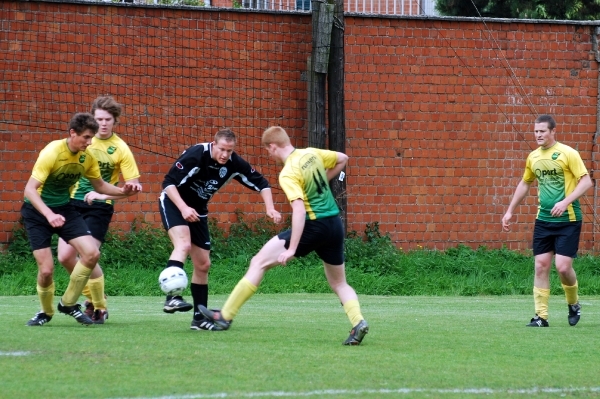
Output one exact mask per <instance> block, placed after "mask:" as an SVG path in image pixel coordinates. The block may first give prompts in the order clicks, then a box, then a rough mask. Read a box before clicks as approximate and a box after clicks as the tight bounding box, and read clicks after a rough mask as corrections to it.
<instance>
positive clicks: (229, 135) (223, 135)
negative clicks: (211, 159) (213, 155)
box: [215, 129, 236, 143]
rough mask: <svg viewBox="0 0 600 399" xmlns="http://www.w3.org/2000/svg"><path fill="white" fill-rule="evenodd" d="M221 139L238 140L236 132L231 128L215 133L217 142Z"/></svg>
mask: <svg viewBox="0 0 600 399" xmlns="http://www.w3.org/2000/svg"><path fill="white" fill-rule="evenodd" d="M219 140H225V141H233V142H234V143H235V142H236V138H235V134H234V133H233V132H232V131H231V129H221V130H219V131H218V132H217V134H215V143H216V142H218V141H219Z"/></svg>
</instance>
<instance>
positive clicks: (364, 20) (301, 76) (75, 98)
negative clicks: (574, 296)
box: [0, 2, 600, 251]
mask: <svg viewBox="0 0 600 399" xmlns="http://www.w3.org/2000/svg"><path fill="white" fill-rule="evenodd" d="M0 21H2V23H1V25H0V29H1V30H0V71H1V72H0V73H1V74H2V79H0V104H2V107H1V109H2V118H1V119H0V137H1V140H0V159H1V162H0V185H1V187H2V190H1V192H0V198H1V199H2V202H0V215H1V217H0V242H4V243H6V242H8V241H9V240H10V237H11V233H10V232H11V230H12V229H13V227H14V226H15V225H16V224H17V222H18V220H19V216H20V215H19V209H20V206H21V200H22V196H23V189H24V185H25V182H26V180H27V179H28V178H29V176H30V172H31V168H32V167H33V163H34V162H35V159H36V157H37V154H38V152H39V150H40V149H41V148H43V146H44V145H45V144H46V143H47V142H49V141H50V140H53V139H57V138H61V137H65V129H66V125H67V123H68V120H69V118H70V116H71V115H72V114H73V113H74V112H78V111H85V110H87V109H88V108H89V104H90V103H91V101H92V100H93V99H94V98H95V97H96V96H97V95H99V94H112V95H114V96H115V97H116V98H117V100H119V101H121V102H122V103H123V104H124V105H125V112H124V115H123V117H122V118H121V120H120V121H119V124H118V125H117V131H118V132H119V133H120V134H121V136H123V137H124V138H125V139H126V140H127V141H128V143H130V145H131V146H132V147H133V151H134V153H135V155H136V158H137V161H138V164H139V165H140V169H141V171H142V173H143V176H142V182H143V183H144V193H143V194H140V195H138V196H137V198H135V199H131V200H127V201H122V202H121V203H119V204H118V205H117V207H116V210H117V214H116V215H115V218H114V219H113V220H114V223H113V225H114V226H115V227H117V228H121V229H124V230H128V229H129V228H130V226H131V223H132V221H133V220H134V219H136V218H137V219H138V220H141V221H144V222H148V223H151V224H153V225H159V223H160V218H159V215H158V213H157V212H156V208H157V203H156V199H157V197H158V194H159V192H160V185H161V182H162V178H163V175H164V173H165V172H166V170H167V169H168V167H169V166H170V164H171V163H172V161H173V159H174V158H175V157H176V156H177V154H178V153H179V152H180V151H181V150H183V149H184V148H186V147H187V146H189V145H191V144H193V143H196V142H202V141H209V140H211V138H212V135H214V133H215V132H216V130H218V129H219V128H221V127H231V128H233V129H234V131H235V132H236V133H237V134H238V136H239V138H240V140H239V145H238V152H239V153H240V154H242V155H243V156H244V157H246V158H247V159H248V160H249V161H250V162H251V163H253V164H254V165H255V166H256V167H257V168H258V169H259V170H261V171H262V172H263V173H264V174H265V175H266V176H267V177H268V178H269V180H270V181H271V182H272V183H273V184H274V186H275V189H274V193H275V199H276V202H277V204H278V205H277V206H278V208H279V209H280V210H282V211H284V212H285V213H286V214H289V211H290V208H289V206H288V205H287V204H286V202H285V198H284V196H283V194H282V192H281V190H279V189H278V187H277V182H276V176H277V170H278V168H277V167H276V166H275V165H274V164H273V163H272V162H271V161H270V160H269V159H268V158H267V157H266V155H265V153H264V151H263V150H262V149H261V147H260V134H261V133H262V130H263V129H264V128H266V127H268V126H269V125H272V124H281V125H282V126H284V127H285V128H286V129H287V130H288V131H289V132H290V134H291V136H292V138H293V140H294V142H295V144H296V145H298V146H306V140H307V131H306V121H307V116H306V98H307V97H306V81H305V73H304V72H305V70H306V59H307V57H308V56H309V55H310V51H311V17H310V16H306V15H295V14H260V13H247V12H244V11H239V10H232V11H225V10H198V11H192V10H178V9H166V8H158V7H141V6H140V7H133V6H118V5H110V4H106V5H101V6H97V5H89V4H68V3H46V2H3V3H1V5H0ZM345 23H346V26H345V39H346V44H345V53H346V66H345V73H346V76H345V79H346V80H345V82H346V83H345V96H346V130H347V131H346V135H347V143H346V152H347V153H348V154H349V155H350V157H351V160H350V164H349V167H348V170H347V175H348V180H347V183H348V187H347V189H348V230H356V231H358V232H360V233H362V232H363V231H364V229H365V227H366V224H367V223H373V222H378V223H379V226H380V230H381V231H382V232H383V233H388V234H390V236H391V237H392V239H393V241H394V242H395V243H396V244H397V245H398V246H399V247H401V248H403V249H409V248H416V247H418V246H422V247H429V248H438V249H443V248H446V247H451V246H456V245H457V244H459V243H464V244H467V245H470V246H472V247H477V246H479V245H486V246H488V247H500V246H502V245H506V246H508V247H509V248H511V249H526V248H527V247H528V245H529V242H530V239H531V230H532V222H533V219H534V213H535V203H536V200H535V196H534V194H535V190H532V192H531V194H532V195H531V196H529V197H528V198H527V199H526V201H525V202H524V204H523V205H522V206H521V207H520V208H519V209H518V212H517V215H516V216H515V221H516V222H518V223H517V224H516V225H514V226H513V231H512V232H510V233H504V232H502V231H501V227H500V220H501V218H502V215H503V213H504V211H505V210H506V207H507V206H508V203H509V202H510V196H511V195H512V193H513V190H514V187H515V186H516V184H517V183H518V181H519V178H520V176H521V175H522V169H523V166H524V159H525V157H526V155H527V153H528V152H529V151H530V150H531V149H533V148H535V142H534V140H533V133H532V127H533V120H534V119H535V116H536V115H538V114H541V113H551V114H554V115H555V116H556V119H557V121H558V123H559V127H558V139H559V140H560V141H562V142H564V143H566V144H569V145H571V146H573V147H575V148H577V149H578V150H579V151H580V153H581V155H582V157H583V159H584V161H585V162H586V165H587V167H588V168H589V169H590V171H591V172H592V171H594V170H596V169H598V161H599V155H598V145H597V142H596V141H595V132H596V131H597V119H596V109H597V105H598V104H597V103H598V100H597V96H598V63H597V61H596V53H595V52H594V49H593V37H592V35H593V32H594V27H593V26H591V24H589V25H588V24H585V23H579V24H575V23H574V24H557V23H533V22H532V23H528V22H522V21H520V22H514V23H508V22H505V21H490V20H488V21H486V23H485V24H483V23H482V22H481V21H476V20H465V21H459V20H455V19H432V18H427V19H410V18H400V17H398V18H376V17H357V16H352V17H346V20H345ZM498 47H499V48H498ZM598 194H600V191H599V190H598V189H597V188H595V189H594V190H590V192H589V193H588V195H587V196H586V197H585V199H584V200H583V203H582V208H583V210H584V212H585V214H586V218H585V224H584V233H583V236H582V244H581V246H582V249H583V250H585V251H590V250H595V251H598V249H599V248H600V245H598V244H595V241H596V240H595V238H596V237H597V236H598V231H599V229H600V226H599V223H598V221H597V220H596V219H597V217H596V216H595V209H597V207H598V199H597V198H598ZM257 201H258V203H256V202H257ZM236 209H241V210H243V211H244V212H245V213H246V214H247V217H248V218H250V219H252V218H254V217H256V216H261V215H262V212H263V206H262V205H261V203H260V197H259V196H258V195H256V194H253V193H252V192H250V191H247V190H245V189H243V188H241V187H240V186H239V185H237V184H235V183H233V184H230V185H229V186H227V187H226V188H225V189H223V190H222V191H221V192H220V193H219V194H217V196H215V198H214V199H213V201H212V203H211V207H210V211H211V216H213V217H216V218H217V219H218V220H219V221H220V222H221V223H222V224H223V226H224V227H226V226H227V224H228V223H230V222H232V221H234V220H235V215H234V214H233V213H232V212H233V211H235V210H236Z"/></svg>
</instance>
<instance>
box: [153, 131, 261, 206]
mask: <svg viewBox="0 0 600 399" xmlns="http://www.w3.org/2000/svg"><path fill="white" fill-rule="evenodd" d="M231 179H235V180H237V181H238V182H240V183H242V184H243V185H244V186H246V187H248V188H250V189H252V190H254V191H262V190H264V189H265V188H269V182H267V180H266V179H265V178H264V177H263V175H261V174H260V173H258V172H257V171H256V170H254V168H253V167H252V166H250V164H249V163H248V162H246V161H245V160H244V159H243V158H242V157H240V156H239V155H238V154H236V153H235V151H234V152H233V153H232V154H231V158H229V160H228V161H227V163H225V165H221V164H220V163H218V162H217V161H215V160H214V159H213V158H212V143H201V144H196V145H194V146H192V147H190V148H188V149H187V150H185V151H184V152H183V153H182V154H181V156H180V157H179V159H177V161H176V162H175V163H174V164H173V166H171V169H170V170H169V172H168V173H167V174H166V175H165V180H164V181H163V184H162V188H163V190H164V189H165V188H167V187H168V186H176V187H177V190H178V191H179V195H180V196H181V199H183V200H184V201H185V203H186V204H187V205H188V206H190V207H192V208H194V209H195V210H196V211H197V212H198V213H199V214H200V215H206V214H207V213H208V201H210V199H211V198H212V196H213V195H214V194H215V193H216V192H217V191H219V189H220V188H221V187H223V186H224V185H225V184H227V182H229V180H231Z"/></svg>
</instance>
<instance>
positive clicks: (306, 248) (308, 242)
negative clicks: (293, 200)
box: [277, 216, 345, 265]
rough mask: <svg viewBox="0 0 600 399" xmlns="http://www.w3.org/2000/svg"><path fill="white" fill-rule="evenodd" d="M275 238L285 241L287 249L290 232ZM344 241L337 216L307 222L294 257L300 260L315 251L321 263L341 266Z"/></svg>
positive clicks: (340, 223)
mask: <svg viewBox="0 0 600 399" xmlns="http://www.w3.org/2000/svg"><path fill="white" fill-rule="evenodd" d="M277 237H279V238H280V239H282V240H285V248H286V249H287V248H289V247H290V238H291V237H292V230H286V231H284V232H282V233H279V234H278V235H277ZM344 239H345V234H344V225H343V224H342V219H341V218H340V217H339V216H331V217H328V218H323V219H317V220H307V221H306V222H305V224H304V230H303V231H302V236H301V237H300V243H299V244H298V249H296V253H295V254H294V256H295V257H297V258H300V257H302V256H305V255H308V254H309V253H311V252H312V251H315V252H316V253H317V255H319V258H321V259H322V260H323V262H325V263H329V264H330V265H341V264H342V263H344Z"/></svg>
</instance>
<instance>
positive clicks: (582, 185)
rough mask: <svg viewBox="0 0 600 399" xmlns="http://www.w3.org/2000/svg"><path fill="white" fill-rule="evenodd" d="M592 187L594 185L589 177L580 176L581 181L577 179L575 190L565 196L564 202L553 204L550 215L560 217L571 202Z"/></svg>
mask: <svg viewBox="0 0 600 399" xmlns="http://www.w3.org/2000/svg"><path fill="white" fill-rule="evenodd" d="M592 187H594V183H593V182H592V179H591V178H590V175H584V176H582V177H581V179H579V182H578V183H577V186H576V187H575V190H573V192H572V193H571V194H569V195H567V196H566V198H565V199H564V200H562V201H560V202H557V203H556V204H554V207H553V208H552V210H551V211H550V214H551V215H552V216H555V217H559V216H561V215H562V214H563V213H565V211H566V210H567V208H568V207H569V205H571V203H572V202H573V201H576V200H577V199H579V198H580V197H581V196H583V195H584V194H585V193H586V192H587V191H588V190H589V189H590V188H592Z"/></svg>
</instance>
